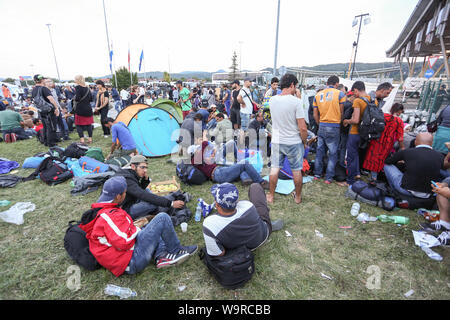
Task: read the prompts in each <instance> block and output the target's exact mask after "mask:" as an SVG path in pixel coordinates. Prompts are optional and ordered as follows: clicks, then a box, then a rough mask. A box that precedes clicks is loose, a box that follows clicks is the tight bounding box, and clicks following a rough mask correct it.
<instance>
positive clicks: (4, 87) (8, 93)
mask: <svg viewBox="0 0 450 320" xmlns="http://www.w3.org/2000/svg"><path fill="white" fill-rule="evenodd" d="M2 91H3V97H4V98H5V99H6V100H7V101H8V103H9V105H10V106H14V103H13V99H12V97H11V91H9V88H8V86H7V85H6V84H2Z"/></svg>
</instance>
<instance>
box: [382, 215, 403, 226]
mask: <svg viewBox="0 0 450 320" xmlns="http://www.w3.org/2000/svg"><path fill="white" fill-rule="evenodd" d="M377 218H378V220H380V221H381V222H386V223H395V224H408V223H409V218H408V217H401V216H386V215H381V216H378V217H377Z"/></svg>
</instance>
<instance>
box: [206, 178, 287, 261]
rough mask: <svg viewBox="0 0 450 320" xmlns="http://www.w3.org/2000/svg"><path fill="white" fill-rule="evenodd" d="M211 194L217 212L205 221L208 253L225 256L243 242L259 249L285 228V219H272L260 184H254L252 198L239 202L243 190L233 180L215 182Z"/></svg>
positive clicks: (251, 189)
mask: <svg viewBox="0 0 450 320" xmlns="http://www.w3.org/2000/svg"><path fill="white" fill-rule="evenodd" d="M211 193H212V195H213V196H214V199H215V204H216V208H217V214H215V215H210V216H208V217H207V218H206V219H205V221H204V222H203V237H204V239H205V244H206V252H207V253H208V255H210V256H216V257H217V256H223V255H225V253H226V250H231V249H235V248H238V247H240V246H242V245H245V246H247V248H249V249H250V250H255V249H257V248H259V247H260V246H262V245H263V244H264V243H265V242H266V241H267V239H268V238H269V236H270V234H271V233H272V232H273V231H278V230H281V229H282V228H283V224H284V223H283V221H281V220H278V221H275V222H273V223H272V222H271V219H270V215H269V208H268V207H267V201H266V196H265V194H264V189H263V188H262V187H261V185H260V184H258V183H255V184H253V185H251V186H250V189H249V192H248V194H249V199H250V201H239V191H238V189H237V188H236V186H234V185H233V184H231V183H224V184H220V185H214V186H213V187H212V188H211Z"/></svg>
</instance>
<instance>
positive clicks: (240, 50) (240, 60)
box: [239, 41, 243, 73]
mask: <svg viewBox="0 0 450 320" xmlns="http://www.w3.org/2000/svg"><path fill="white" fill-rule="evenodd" d="M242 43H243V42H242V41H239V72H241V73H242Z"/></svg>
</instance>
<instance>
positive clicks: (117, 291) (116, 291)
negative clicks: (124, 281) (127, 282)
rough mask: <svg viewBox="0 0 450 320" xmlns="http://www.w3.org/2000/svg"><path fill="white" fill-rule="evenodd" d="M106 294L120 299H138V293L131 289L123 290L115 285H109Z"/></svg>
mask: <svg viewBox="0 0 450 320" xmlns="http://www.w3.org/2000/svg"><path fill="white" fill-rule="evenodd" d="M105 294H107V295H109V296H117V297H120V299H128V298H130V297H136V292H134V291H132V290H131V289H130V288H122V287H119V286H115V285H113V284H108V285H107V286H106V288H105Z"/></svg>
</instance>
